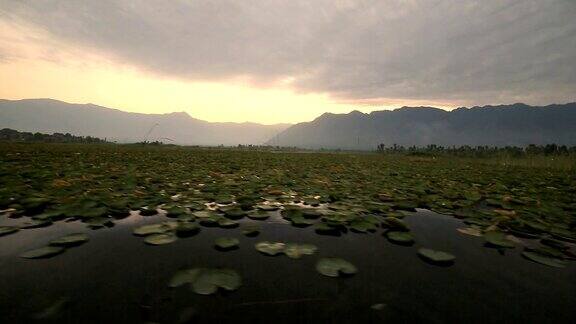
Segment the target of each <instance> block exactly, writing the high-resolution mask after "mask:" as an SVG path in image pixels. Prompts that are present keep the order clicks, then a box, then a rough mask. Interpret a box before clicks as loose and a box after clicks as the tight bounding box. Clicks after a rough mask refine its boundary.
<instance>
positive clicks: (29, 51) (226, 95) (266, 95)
mask: <svg viewBox="0 0 576 324" xmlns="http://www.w3.org/2000/svg"><path fill="white" fill-rule="evenodd" d="M0 47H1V48H3V49H4V50H5V51H6V52H7V53H9V55H8V57H7V58H5V59H3V60H0V84H1V85H2V86H1V87H0V98H3V99H25V98H52V99H57V100H62V101H66V102H70V103H93V104H96V105H101V106H105V107H109V108H116V109H120V110H124V111H129V112H139V113H170V112H175V111H185V112H187V113H188V114H190V116H192V117H194V118H198V119H203V120H207V121H212V122H257V123H263V124H273V123H297V122H302V121H309V120H312V119H314V118H316V117H318V116H319V115H321V114H322V113H324V112H332V113H347V112H350V111H352V110H360V111H364V112H369V111H373V110H381V109H388V108H394V107H399V106H402V105H408V104H419V102H418V101H416V100H409V101H402V100H397V99H394V100H377V101H376V102H374V101H370V102H358V103H355V102H341V101H339V100H336V99H334V98H331V97H330V96H328V95H327V94H323V93H298V92H295V91H293V90H292V89H291V88H290V82H285V83H283V82H279V83H278V84H277V85H276V86H269V85H267V86H263V87H259V86H257V85H252V84H250V83H249V82H241V81H238V80H231V81H221V82H202V81H190V80H183V79H177V78H169V77H165V76H159V75H156V74H153V73H149V72H146V71H141V70H139V69H137V68H135V67H132V66H130V65H129V64H127V63H119V62H116V60H115V59H114V58H110V57H107V56H106V55H104V54H101V53H99V52H98V51H97V50H95V49H91V48H83V47H80V46H78V45H72V44H68V43H66V42H64V41H61V40H58V39H54V38H53V37H51V36H50V35H48V34H46V33H45V32H43V31H42V30H38V29H35V28H33V27H30V26H27V25H25V24H14V23H6V22H1V21H0ZM288 81H289V80H288ZM428 102H429V101H428ZM438 105H439V106H445V105H444V104H443V103H438Z"/></svg>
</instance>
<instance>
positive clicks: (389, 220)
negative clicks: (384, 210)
mask: <svg viewBox="0 0 576 324" xmlns="http://www.w3.org/2000/svg"><path fill="white" fill-rule="evenodd" d="M382 224H383V225H384V226H386V227H388V228H390V229H391V230H395V231H409V230H410V229H409V228H408V226H407V225H406V224H405V223H404V222H403V221H402V220H400V219H398V218H396V217H385V218H384V222H383V223H382Z"/></svg>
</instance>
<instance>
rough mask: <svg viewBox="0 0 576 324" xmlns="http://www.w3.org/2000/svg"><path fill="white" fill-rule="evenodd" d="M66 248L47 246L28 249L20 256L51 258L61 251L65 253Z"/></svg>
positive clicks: (26, 257)
mask: <svg viewBox="0 0 576 324" xmlns="http://www.w3.org/2000/svg"><path fill="white" fill-rule="evenodd" d="M64 251H66V249H65V248H64V247H61V246H45V247H41V248H38V249H34V250H29V251H26V252H24V253H22V254H20V257H22V258H24V259H40V258H49V257H53V256H55V255H58V254H60V253H64Z"/></svg>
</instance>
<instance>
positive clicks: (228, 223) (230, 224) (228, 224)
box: [218, 218, 239, 228]
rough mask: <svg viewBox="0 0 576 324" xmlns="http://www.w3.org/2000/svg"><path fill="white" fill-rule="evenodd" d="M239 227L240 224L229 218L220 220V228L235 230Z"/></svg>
mask: <svg viewBox="0 0 576 324" xmlns="http://www.w3.org/2000/svg"><path fill="white" fill-rule="evenodd" d="M238 225H239V224H238V222H236V221H233V220H231V219H228V218H221V219H219V220H218V226H220V227H222V228H235V227H238Z"/></svg>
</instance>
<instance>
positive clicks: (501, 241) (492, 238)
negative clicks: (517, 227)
mask: <svg viewBox="0 0 576 324" xmlns="http://www.w3.org/2000/svg"><path fill="white" fill-rule="evenodd" d="M484 239H485V240H486V242H488V243H489V244H491V245H493V246H497V247H503V248H514V247H515V245H514V242H512V241H510V240H509V239H508V238H506V233H503V232H498V231H489V232H486V233H484Z"/></svg>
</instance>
